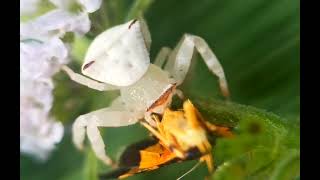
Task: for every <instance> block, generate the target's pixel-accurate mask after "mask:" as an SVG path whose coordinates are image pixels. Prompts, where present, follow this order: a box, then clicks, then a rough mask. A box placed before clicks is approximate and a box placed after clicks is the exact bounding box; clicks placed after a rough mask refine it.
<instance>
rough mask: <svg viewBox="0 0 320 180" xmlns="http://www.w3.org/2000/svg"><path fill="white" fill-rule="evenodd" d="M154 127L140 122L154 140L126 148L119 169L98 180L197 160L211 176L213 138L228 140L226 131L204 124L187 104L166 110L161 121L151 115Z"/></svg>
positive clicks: (201, 118) (155, 115)
mask: <svg viewBox="0 0 320 180" xmlns="http://www.w3.org/2000/svg"><path fill="white" fill-rule="evenodd" d="M152 118H153V119H154V120H155V122H156V127H152V126H150V125H149V124H148V123H146V122H141V123H142V125H144V126H145V127H146V128H147V129H148V130H149V131H150V132H151V133H152V135H153V136H154V137H155V139H153V140H146V141H142V142H140V143H137V144H133V145H131V146H129V147H128V148H127V149H126V151H125V152H124V153H123V154H122V156H121V158H120V163H119V169H117V170H115V171H112V172H110V173H107V174H105V175H101V179H110V178H118V179H122V178H126V177H128V176H131V175H134V174H137V173H141V172H145V171H151V170H155V169H158V168H159V167H161V166H164V165H168V164H171V163H176V162H182V161H186V160H192V159H200V161H201V162H202V161H204V162H206V164H207V167H208V170H209V172H210V173H212V172H213V167H214V166H213V165H214V163H213V157H212V154H211V153H212V152H211V150H212V145H213V144H214V138H208V137H212V135H213V134H214V135H215V136H214V137H216V136H223V137H232V136H233V134H232V133H231V132H230V129H229V128H227V127H221V126H216V125H214V124H212V123H210V122H208V121H205V120H204V118H203V117H202V115H201V114H200V112H199V111H198V110H197V109H196V108H195V107H194V105H193V104H192V103H191V101H189V100H187V101H185V102H184V103H183V109H182V110H176V111H173V110H170V109H169V108H167V109H166V110H165V112H164V114H163V116H162V117H161V116H160V115H157V114H154V115H153V116H152Z"/></svg>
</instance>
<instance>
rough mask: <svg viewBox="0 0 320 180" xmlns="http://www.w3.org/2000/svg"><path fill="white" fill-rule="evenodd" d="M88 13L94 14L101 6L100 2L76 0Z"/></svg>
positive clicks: (97, 0)
mask: <svg viewBox="0 0 320 180" xmlns="http://www.w3.org/2000/svg"><path fill="white" fill-rule="evenodd" d="M78 1H79V3H80V4H82V6H83V7H84V9H85V11H86V12H88V13H92V12H95V11H96V10H98V9H99V8H100V6H101V3H102V0H78Z"/></svg>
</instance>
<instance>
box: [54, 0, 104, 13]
mask: <svg viewBox="0 0 320 180" xmlns="http://www.w3.org/2000/svg"><path fill="white" fill-rule="evenodd" d="M50 2H52V3H53V4H54V5H55V6H57V7H58V8H61V9H69V8H70V6H72V5H74V4H76V3H77V4H79V5H81V6H82V7H83V10H84V11H85V12H87V13H92V12H95V11H96V10H98V9H99V8H100V6H101V3H102V0H50Z"/></svg>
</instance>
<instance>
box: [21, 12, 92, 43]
mask: <svg viewBox="0 0 320 180" xmlns="http://www.w3.org/2000/svg"><path fill="white" fill-rule="evenodd" d="M89 30H90V20H89V17H88V14H87V13H78V14H74V13H70V12H67V11H64V10H61V9H56V10H52V11H50V12H48V13H46V14H44V15H43V16H40V17H39V18H36V19H35V20H32V21H29V22H26V23H22V24H20V38H21V39H25V38H27V37H33V38H35V39H40V40H45V39H48V38H51V37H55V36H58V37H62V36H63V35H64V34H65V33H66V32H75V33H77V34H78V35H83V34H85V33H87V32H88V31H89Z"/></svg>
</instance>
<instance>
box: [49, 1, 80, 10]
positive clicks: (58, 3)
mask: <svg viewBox="0 0 320 180" xmlns="http://www.w3.org/2000/svg"><path fill="white" fill-rule="evenodd" d="M50 2H51V3H52V4H54V5H55V6H56V7H58V8H60V9H65V10H67V9H69V7H70V6H71V5H72V4H73V3H75V2H76V1H75V0H50Z"/></svg>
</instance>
